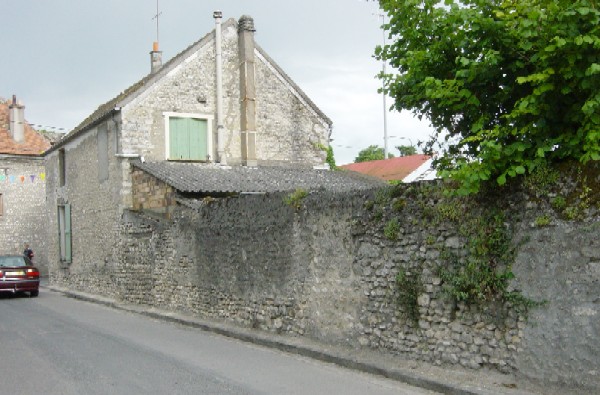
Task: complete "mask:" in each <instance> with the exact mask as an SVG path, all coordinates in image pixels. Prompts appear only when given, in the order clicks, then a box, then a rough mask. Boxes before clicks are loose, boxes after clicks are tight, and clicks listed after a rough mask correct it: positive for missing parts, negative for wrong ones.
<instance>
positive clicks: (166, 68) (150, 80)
mask: <svg viewBox="0 0 600 395" xmlns="http://www.w3.org/2000/svg"><path fill="white" fill-rule="evenodd" d="M231 26H234V27H236V28H237V21H236V20H235V19H234V18H229V19H228V20H227V21H225V22H224V23H223V24H222V29H223V30H225V29H227V28H229V27H231ZM236 30H237V29H236ZM214 36H215V29H213V30H211V31H210V32H209V33H208V34H206V35H205V36H204V37H202V38H201V39H199V40H198V41H196V42H195V43H193V44H191V45H190V46H188V47H187V48H186V49H184V50H183V51H181V52H180V53H178V54H177V55H175V56H174V57H173V58H171V59H170V60H169V61H168V62H167V63H165V64H164V65H163V66H162V67H161V68H160V69H159V70H158V71H157V72H156V73H149V74H148V75H146V76H145V77H143V78H142V79H141V80H139V81H138V82H136V83H134V84H133V85H131V86H130V87H129V88H127V89H125V90H124V91H123V92H121V93H119V94H118V95H117V96H116V97H114V98H112V99H111V100H109V101H107V102H106V103H104V104H101V105H100V106H99V107H98V108H97V109H96V110H95V111H94V112H93V113H92V114H90V115H89V116H88V117H87V118H86V119H84V120H83V121H82V122H81V123H80V124H79V125H77V126H76V127H75V128H74V129H73V130H72V131H70V132H69V133H67V134H66V135H65V136H64V137H63V138H62V139H61V141H59V142H58V143H57V144H55V145H54V146H52V147H51V149H50V150H48V152H51V151H54V150H55V149H57V148H58V147H60V146H62V145H64V144H65V143H67V142H68V141H70V140H71V139H73V138H74V137H76V136H78V135H80V134H82V133H83V132H84V131H85V130H86V129H88V128H90V127H93V126H94V125H95V124H97V123H98V122H101V121H102V120H104V119H105V118H106V117H107V116H109V115H110V114H112V113H113V112H116V111H120V109H121V107H123V106H125V105H127V104H128V103H130V102H131V101H133V100H134V99H135V98H136V97H138V96H139V95H141V94H142V93H144V92H145V91H146V90H147V89H149V88H150V87H151V86H152V85H153V84H154V83H155V82H157V81H159V80H160V79H161V78H163V77H164V76H165V75H167V74H168V73H169V72H170V71H171V70H173V69H174V68H176V67H177V66H179V65H180V64H181V63H183V62H184V61H185V59H187V58H188V57H189V56H191V55H192V54H194V53H195V52H197V51H198V50H199V49H200V48H202V47H203V46H205V45H206V44H207V43H209V42H210V41H212V40H213V39H214ZM255 50H256V51H257V52H258V53H259V54H260V55H261V56H262V57H263V58H264V59H265V60H266V61H267V62H269V64H270V65H271V66H272V67H273V68H274V69H275V70H276V71H277V72H278V73H280V74H281V77H282V78H283V79H284V80H285V81H286V82H287V83H288V84H289V85H290V86H291V87H292V89H294V90H295V91H296V93H297V94H298V95H299V96H300V97H301V98H302V99H303V100H304V101H305V102H306V103H307V104H308V105H309V106H310V107H311V108H312V109H313V110H314V111H315V112H316V113H317V114H318V115H319V116H321V117H323V119H324V120H325V122H326V123H327V124H328V125H329V126H330V127H331V125H332V122H331V120H330V119H329V118H328V117H327V116H326V115H325V114H324V113H323V112H322V111H321V110H320V109H319V108H318V107H317V106H316V105H315V104H314V103H313V102H312V101H311V100H310V99H309V98H308V96H307V95H306V93H304V92H303V91H302V90H301V89H300V88H299V87H298V85H296V84H295V83H294V81H292V79H291V78H290V77H289V76H288V75H287V74H285V73H284V72H283V70H282V69H281V67H279V66H278V65H277V64H276V63H275V62H274V61H273V60H272V59H271V58H270V57H269V56H268V55H267V54H266V52H265V51H264V50H263V49H262V48H260V47H259V46H258V44H256V43H255Z"/></svg>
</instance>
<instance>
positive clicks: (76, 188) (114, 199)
mask: <svg viewBox="0 0 600 395" xmlns="http://www.w3.org/2000/svg"><path fill="white" fill-rule="evenodd" d="M104 126H106V128H107V130H108V146H106V145H105V144H101V145H103V147H102V149H104V150H108V155H107V156H108V178H105V177H104V174H106V169H105V168H102V169H101V168H100V167H101V166H102V167H104V166H105V165H106V163H104V162H103V161H102V160H100V161H99V157H100V156H99V155H98V149H99V147H98V136H97V130H98V128H93V129H91V130H90V131H89V132H88V133H87V134H85V135H81V136H79V137H77V138H75V139H73V140H71V141H70V142H69V143H67V144H66V145H64V146H63V149H64V152H65V154H64V158H65V167H66V180H65V184H64V185H60V180H59V178H60V177H59V164H58V162H59V160H58V157H59V151H58V150H57V151H53V152H51V153H50V154H48V155H47V156H46V160H45V165H46V187H47V196H46V202H45V204H46V207H45V215H46V218H45V220H46V224H45V225H46V229H48V232H49V234H48V256H49V257H51V260H50V263H49V265H50V267H49V268H50V279H51V281H59V282H60V281H63V280H62V279H63V278H67V279H69V281H74V282H73V286H74V287H79V288H80V289H90V290H91V289H93V290H94V291H98V292H111V291H107V290H106V289H107V287H108V289H112V288H110V287H112V283H111V278H110V275H111V274H112V273H113V271H114V270H115V269H114V267H113V266H112V264H111V262H112V261H113V259H112V258H111V255H112V248H111V247H112V246H113V245H115V243H116V242H117V237H118V232H117V226H116V225H115V224H117V223H119V222H120V219H121V210H122V207H123V205H127V204H126V202H125V201H124V200H125V199H126V197H124V196H123V195H122V194H121V190H120V188H121V186H122V184H123V177H124V175H123V173H124V172H125V173H126V174H127V178H129V172H130V170H129V162H128V160H127V159H122V158H118V157H117V156H115V154H117V152H118V151H117V150H118V147H117V142H116V140H117V137H116V133H117V131H116V124H115V122H113V121H112V120H109V121H107V122H105V123H104ZM102 156H103V157H104V154H103V155H102ZM128 199H129V201H130V200H131V197H129V198H128ZM62 204H69V205H70V207H71V235H72V258H73V259H72V262H61V261H60V255H59V251H58V246H59V240H58V234H59V232H58V229H59V227H58V218H57V217H58V215H57V212H58V206H59V205H62ZM128 206H129V207H130V203H129V204H128ZM90 272H93V273H98V275H97V276H89V275H88V273H90ZM75 279H77V280H76V281H75Z"/></svg>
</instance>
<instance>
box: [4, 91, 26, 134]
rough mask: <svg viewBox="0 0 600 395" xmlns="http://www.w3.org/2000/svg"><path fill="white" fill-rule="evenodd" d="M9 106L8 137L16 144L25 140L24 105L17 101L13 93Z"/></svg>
mask: <svg viewBox="0 0 600 395" xmlns="http://www.w3.org/2000/svg"><path fill="white" fill-rule="evenodd" d="M8 108H9V120H10V121H9V130H10V137H12V139H13V140H15V141H16V142H17V143H18V144H23V143H24V142H25V106H24V105H23V104H21V103H18V102H17V96H16V95H13V97H12V103H11V104H10V105H9V106H8Z"/></svg>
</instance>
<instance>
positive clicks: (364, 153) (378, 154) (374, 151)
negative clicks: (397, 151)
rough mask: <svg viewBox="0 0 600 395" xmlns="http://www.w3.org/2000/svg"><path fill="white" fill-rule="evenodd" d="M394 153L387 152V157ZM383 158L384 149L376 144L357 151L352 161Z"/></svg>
mask: <svg viewBox="0 0 600 395" xmlns="http://www.w3.org/2000/svg"><path fill="white" fill-rule="evenodd" d="M393 157H394V155H393V154H392V153H389V152H388V158H393ZM384 158H385V153H384V149H383V148H382V147H378V146H376V145H369V146H368V147H367V148H365V149H363V150H361V151H359V153H358V156H357V157H356V158H354V163H360V162H368V161H371V160H380V159H384Z"/></svg>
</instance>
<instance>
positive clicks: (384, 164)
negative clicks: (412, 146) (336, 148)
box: [340, 154, 431, 181]
mask: <svg viewBox="0 0 600 395" xmlns="http://www.w3.org/2000/svg"><path fill="white" fill-rule="evenodd" d="M430 158H431V156H429V155H422V154H417V155H409V156H401V157H398V158H391V159H382V160H372V161H369V162H360V163H350V164H348V165H342V166H340V167H341V168H343V169H346V170H352V171H356V172H358V173H362V174H368V175H370V176H373V177H378V178H381V179H382V180H386V181H389V180H403V179H404V178H405V177H406V176H408V175H409V174H410V173H412V172H413V171H415V170H416V169H418V168H419V167H420V166H421V165H423V164H424V163H425V162H427V161H428V160H429V159H430Z"/></svg>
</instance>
